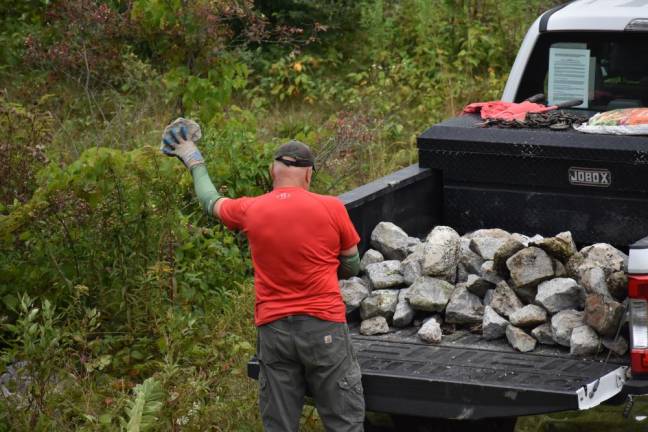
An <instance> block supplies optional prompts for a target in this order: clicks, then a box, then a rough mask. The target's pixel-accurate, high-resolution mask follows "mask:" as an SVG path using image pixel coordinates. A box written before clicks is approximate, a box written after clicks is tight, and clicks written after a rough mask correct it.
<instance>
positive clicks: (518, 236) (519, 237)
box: [511, 233, 529, 247]
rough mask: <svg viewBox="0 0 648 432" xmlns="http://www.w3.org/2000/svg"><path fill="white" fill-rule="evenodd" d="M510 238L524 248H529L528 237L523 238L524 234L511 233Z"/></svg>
mask: <svg viewBox="0 0 648 432" xmlns="http://www.w3.org/2000/svg"><path fill="white" fill-rule="evenodd" d="M511 238H512V239H513V240H517V241H519V242H520V243H522V244H523V245H524V247H527V246H529V236H525V235H524V234H520V233H513V234H511Z"/></svg>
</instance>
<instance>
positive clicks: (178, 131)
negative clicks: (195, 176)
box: [160, 117, 205, 169]
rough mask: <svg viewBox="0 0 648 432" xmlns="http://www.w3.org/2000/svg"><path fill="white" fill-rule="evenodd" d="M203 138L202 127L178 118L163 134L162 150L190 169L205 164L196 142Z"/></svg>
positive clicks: (191, 121)
mask: <svg viewBox="0 0 648 432" xmlns="http://www.w3.org/2000/svg"><path fill="white" fill-rule="evenodd" d="M201 137H202V131H201V130H200V126H199V125H198V123H196V122H195V121H193V120H189V119H185V118H182V117H178V118H177V119H175V120H174V121H173V122H172V123H171V124H169V125H168V126H167V127H166V128H164V132H163V133H162V146H161V147H160V150H161V151H162V153H164V154H165V155H167V156H175V157H177V158H178V159H180V160H181V161H182V163H184V164H185V166H186V167H187V168H189V169H191V168H192V167H194V166H196V165H198V164H202V163H205V161H204V159H203V157H202V155H201V154H200V151H199V150H198V148H197V147H196V144H195V143H196V142H197V141H198V140H199V139H200V138H201Z"/></svg>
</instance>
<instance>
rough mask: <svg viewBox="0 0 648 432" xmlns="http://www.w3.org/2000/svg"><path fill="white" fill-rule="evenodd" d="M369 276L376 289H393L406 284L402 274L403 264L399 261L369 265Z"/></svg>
mask: <svg viewBox="0 0 648 432" xmlns="http://www.w3.org/2000/svg"><path fill="white" fill-rule="evenodd" d="M367 275H368V276H369V280H370V281H371V285H372V286H373V288H374V289H384V288H391V287H395V286H398V285H402V284H403V282H405V279H404V278H403V275H402V274H401V263H400V261H397V260H388V261H382V262H379V263H374V264H369V265H368V266H367Z"/></svg>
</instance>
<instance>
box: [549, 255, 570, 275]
mask: <svg viewBox="0 0 648 432" xmlns="http://www.w3.org/2000/svg"><path fill="white" fill-rule="evenodd" d="M552 262H553V270H554V276H555V277H567V270H566V269H565V265H564V264H563V263H561V262H560V261H558V260H557V259H554V260H552Z"/></svg>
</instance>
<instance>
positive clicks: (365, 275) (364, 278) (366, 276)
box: [360, 274, 374, 291]
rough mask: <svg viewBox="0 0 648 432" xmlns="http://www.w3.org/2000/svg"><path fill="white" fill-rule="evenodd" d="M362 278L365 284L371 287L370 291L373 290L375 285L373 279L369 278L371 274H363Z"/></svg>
mask: <svg viewBox="0 0 648 432" xmlns="http://www.w3.org/2000/svg"><path fill="white" fill-rule="evenodd" d="M360 279H362V283H363V284H365V286H366V287H367V288H369V291H373V289H374V286H373V284H372V283H371V279H369V275H367V274H363V275H362V276H360Z"/></svg>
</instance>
